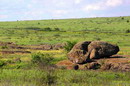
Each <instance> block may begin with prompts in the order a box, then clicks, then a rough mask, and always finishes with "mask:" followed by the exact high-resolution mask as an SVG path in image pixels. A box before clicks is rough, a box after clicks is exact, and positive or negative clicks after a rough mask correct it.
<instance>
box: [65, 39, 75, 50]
mask: <svg viewBox="0 0 130 86" xmlns="http://www.w3.org/2000/svg"><path fill="white" fill-rule="evenodd" d="M76 43H77V42H76V41H67V42H66V46H64V49H65V51H67V52H69V51H70V50H71V49H72V48H73V46H74V45H75V44H76Z"/></svg>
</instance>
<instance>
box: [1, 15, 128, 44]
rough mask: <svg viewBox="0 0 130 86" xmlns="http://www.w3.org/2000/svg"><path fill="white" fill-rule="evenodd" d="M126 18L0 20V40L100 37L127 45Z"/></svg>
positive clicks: (21, 41)
mask: <svg viewBox="0 0 130 86" xmlns="http://www.w3.org/2000/svg"><path fill="white" fill-rule="evenodd" d="M127 20H130V17H112V18H82V19H62V20H37V21H16V22H0V40H2V41H12V42H16V43H17V44H21V45H30V44H44V43H50V44H55V43H62V42H66V41H69V40H72V41H75V40H78V41H83V40H102V41H108V42H113V43H116V44H119V45H121V46H124V45H125V46H128V45H129V43H128V41H130V40H129V37H130V33H128V32H127V30H130V22H127ZM48 27H49V30H48V31H47V30H46V29H48ZM55 28H59V30H56V29H55ZM126 32H127V33H126Z"/></svg>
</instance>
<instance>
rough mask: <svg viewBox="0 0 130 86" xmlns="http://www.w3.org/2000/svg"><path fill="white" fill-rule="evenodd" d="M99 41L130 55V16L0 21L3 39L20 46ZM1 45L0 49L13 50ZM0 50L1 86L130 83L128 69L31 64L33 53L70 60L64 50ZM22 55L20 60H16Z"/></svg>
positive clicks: (113, 85)
mask: <svg viewBox="0 0 130 86" xmlns="http://www.w3.org/2000/svg"><path fill="white" fill-rule="evenodd" d="M93 40H100V41H106V42H110V43H114V44H117V45H119V47H120V52H119V53H118V54H119V55H130V43H129V42H130V17H129V16H128V17H111V18H105V17H104V18H81V19H60V20H37V21H14V22H0V41H2V42H14V43H16V44H18V45H39V44H56V43H65V42H67V41H76V42H79V41H93ZM3 47H4V48H6V47H5V46H1V47H0V50H1V51H2V50H10V49H8V48H6V49H3ZM27 51H30V52H31V54H30V53H25V54H21V53H14V54H2V53H0V67H1V68H0V73H1V75H0V86H50V85H52V86H129V85H130V83H129V82H130V73H129V72H111V71H82V70H78V71H75V70H64V69H63V70H61V69H56V70H49V69H44V68H43V69H42V68H39V67H38V66H37V64H34V63H32V62H31V61H32V54H34V53H38V52H40V53H43V54H49V55H51V56H52V57H53V60H52V62H51V64H56V63H57V62H58V61H60V60H64V59H67V57H66V52H65V51H64V50H27ZM17 58H19V59H20V60H17Z"/></svg>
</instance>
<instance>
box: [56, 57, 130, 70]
mask: <svg viewBox="0 0 130 86" xmlns="http://www.w3.org/2000/svg"><path fill="white" fill-rule="evenodd" d="M124 57H127V58H124ZM56 65H57V67H58V68H64V69H75V70H77V69H79V70H111V71H122V72H123V71H124V72H129V71H130V55H113V56H111V57H110V58H101V59H93V61H91V62H89V63H84V64H74V63H73V62H71V61H70V60H63V61H60V62H58V63H57V64H56Z"/></svg>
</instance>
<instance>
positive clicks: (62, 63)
mask: <svg viewBox="0 0 130 86" xmlns="http://www.w3.org/2000/svg"><path fill="white" fill-rule="evenodd" d="M56 66H57V67H58V68H61V69H74V70H77V69H79V66H78V65H77V64H74V63H72V62H71V61H69V60H63V61H60V62H58V63H57V64H56Z"/></svg>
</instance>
